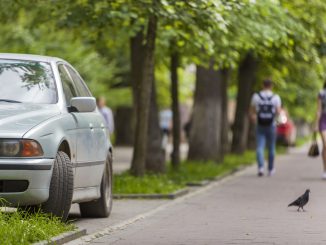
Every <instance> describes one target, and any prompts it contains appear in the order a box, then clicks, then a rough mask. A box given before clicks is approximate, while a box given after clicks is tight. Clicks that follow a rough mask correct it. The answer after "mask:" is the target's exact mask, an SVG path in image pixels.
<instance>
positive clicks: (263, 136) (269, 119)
mask: <svg viewBox="0 0 326 245" xmlns="http://www.w3.org/2000/svg"><path fill="white" fill-rule="evenodd" d="M272 89H273V82H272V81H271V80H269V79H266V80H264V81H263V89H262V90H261V91H260V92H259V93H255V94H254V95H253V97H252V99H251V107H250V118H251V120H252V122H254V123H257V128H256V142H257V148H256V154H257V163H258V176H260V177H261V176H263V175H264V150H265V145H266V143H267V147H268V175H269V176H272V175H273V174H274V173H275V167H274V156H275V143H276V121H275V118H276V116H277V115H278V113H279V112H280V110H281V98H280V96H278V95H277V94H273V92H272Z"/></svg>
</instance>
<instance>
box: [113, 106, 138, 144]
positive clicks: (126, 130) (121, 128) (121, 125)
mask: <svg viewBox="0 0 326 245" xmlns="http://www.w3.org/2000/svg"><path fill="white" fill-rule="evenodd" d="M132 115H133V108H131V107H126V106H121V107H118V108H117V111H116V114H115V117H114V125H115V145H119V146H132V145H133V141H134V139H133V138H134V137H133V134H132V133H133V127H134V125H133V124H132V122H133V121H132V120H133V119H132Z"/></svg>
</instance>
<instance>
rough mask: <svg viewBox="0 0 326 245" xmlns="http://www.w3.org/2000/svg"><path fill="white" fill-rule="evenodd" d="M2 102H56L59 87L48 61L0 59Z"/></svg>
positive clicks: (0, 96) (0, 95) (0, 98)
mask: <svg viewBox="0 0 326 245" xmlns="http://www.w3.org/2000/svg"><path fill="white" fill-rule="evenodd" d="M0 86H1V89H0V103H2V102H5V103H36V104H54V103H56V102H57V97H58V96H57V89H56V86H55V81H54V76H53V72H52V69H51V66H50V64H49V63H47V62H39V61H25V60H9V59H0Z"/></svg>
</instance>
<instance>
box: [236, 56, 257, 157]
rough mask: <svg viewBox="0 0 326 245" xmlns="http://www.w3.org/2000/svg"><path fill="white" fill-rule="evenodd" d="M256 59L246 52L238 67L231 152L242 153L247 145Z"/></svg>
mask: <svg viewBox="0 0 326 245" xmlns="http://www.w3.org/2000/svg"><path fill="white" fill-rule="evenodd" d="M257 67H258V61H257V59H256V58H255V57H254V56H253V55H252V54H251V53H248V54H247V55H246V57H245V58H244V60H243V61H242V63H241V64H240V67H239V72H238V95H237V107H236V114H235V120H234V125H233V141H232V152H234V153H237V154H242V153H243V152H244V151H245V150H246V147H247V140H248V131H249V116H248V113H249V106H250V100H251V96H252V92H253V87H254V84H255V82H256V72H257Z"/></svg>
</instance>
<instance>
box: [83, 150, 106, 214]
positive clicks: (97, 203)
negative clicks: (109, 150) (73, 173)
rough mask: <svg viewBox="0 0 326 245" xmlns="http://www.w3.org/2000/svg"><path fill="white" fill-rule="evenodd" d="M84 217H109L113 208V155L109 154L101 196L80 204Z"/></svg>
mask: <svg viewBox="0 0 326 245" xmlns="http://www.w3.org/2000/svg"><path fill="white" fill-rule="evenodd" d="M79 207H80V213H81V215H82V217H98V218H105V217H109V215H110V213H111V209H112V156H111V154H109V155H108V157H107V160H106V164H105V169H104V172H103V177H102V181H101V197H100V198H99V199H97V200H93V201H90V202H83V203H80V204H79Z"/></svg>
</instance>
